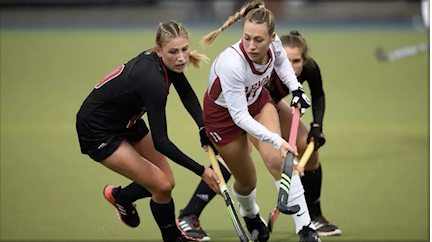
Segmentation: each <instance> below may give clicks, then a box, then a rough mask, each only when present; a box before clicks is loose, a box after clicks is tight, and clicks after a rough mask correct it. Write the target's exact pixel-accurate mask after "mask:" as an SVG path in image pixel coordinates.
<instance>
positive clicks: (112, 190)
mask: <svg viewBox="0 0 432 242" xmlns="http://www.w3.org/2000/svg"><path fill="white" fill-rule="evenodd" d="M119 189H121V187H115V186H112V185H106V186H105V188H104V191H103V195H104V197H105V199H106V200H107V201H108V202H109V203H111V204H112V205H113V206H114V207H115V209H116V211H117V217H118V218H119V219H120V221H122V222H123V223H124V224H126V225H127V226H129V227H132V228H135V227H137V226H138V225H139V224H140V218H139V216H138V212H137V210H136V209H135V205H134V204H130V205H129V206H127V207H123V206H122V205H120V204H117V203H116V201H115V200H116V199H115V195H116V194H117V192H118V191H119Z"/></svg>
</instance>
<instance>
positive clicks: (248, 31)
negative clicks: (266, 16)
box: [242, 21, 275, 64]
mask: <svg viewBox="0 0 432 242" xmlns="http://www.w3.org/2000/svg"><path fill="white" fill-rule="evenodd" d="M274 38H275V34H274V33H273V34H272V35H270V34H269V29H268V26H267V24H265V23H264V24H256V23H253V22H250V21H246V22H245V23H244V25H243V37H242V41H243V47H244V49H245V51H246V54H247V56H248V57H249V59H250V60H251V61H253V62H255V63H257V64H265V63H262V62H263V60H264V59H265V56H266V55H267V51H268V49H269V46H270V43H271V42H272V41H273V40H274Z"/></svg>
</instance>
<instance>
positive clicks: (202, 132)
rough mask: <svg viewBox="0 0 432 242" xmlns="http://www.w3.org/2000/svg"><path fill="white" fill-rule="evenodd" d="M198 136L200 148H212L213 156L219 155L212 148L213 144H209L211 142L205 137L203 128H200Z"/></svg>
mask: <svg viewBox="0 0 432 242" xmlns="http://www.w3.org/2000/svg"><path fill="white" fill-rule="evenodd" d="M199 135H200V140H201V147H203V146H204V145H207V146H210V147H212V149H213V151H214V153H215V155H218V154H219V153H218V152H217V150H216V147H215V146H214V144H213V143H212V142H211V140H210V139H209V137H208V136H207V134H206V129H205V128H202V129H201V130H200V131H199Z"/></svg>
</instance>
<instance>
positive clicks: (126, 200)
mask: <svg viewBox="0 0 432 242" xmlns="http://www.w3.org/2000/svg"><path fill="white" fill-rule="evenodd" d="M151 196H152V194H151V193H150V192H149V191H148V190H147V189H145V188H144V187H142V186H141V185H140V184H138V183H136V182H132V183H131V184H129V185H128V186H127V187H125V188H122V189H121V190H119V191H118V192H117V194H116V196H115V199H116V202H117V203H118V204H120V205H122V206H128V205H130V204H132V203H133V202H135V201H136V200H138V199H141V198H146V197H151Z"/></svg>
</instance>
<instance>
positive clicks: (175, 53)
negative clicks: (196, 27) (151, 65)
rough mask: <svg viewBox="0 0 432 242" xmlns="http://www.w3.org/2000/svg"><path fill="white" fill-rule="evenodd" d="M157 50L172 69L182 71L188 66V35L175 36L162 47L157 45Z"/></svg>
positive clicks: (166, 64)
mask: <svg viewBox="0 0 432 242" xmlns="http://www.w3.org/2000/svg"><path fill="white" fill-rule="evenodd" d="M155 50H156V53H157V54H158V56H159V57H161V58H162V61H163V62H164V64H165V66H166V67H168V69H170V70H171V71H174V72H177V73H182V72H183V71H184V69H185V68H186V65H187V63H188V59H189V55H190V49H189V40H188V39H187V38H186V37H183V36H178V37H174V38H172V39H170V40H168V41H167V42H165V43H164V45H163V46H162V48H160V47H158V46H156V48H155Z"/></svg>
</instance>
